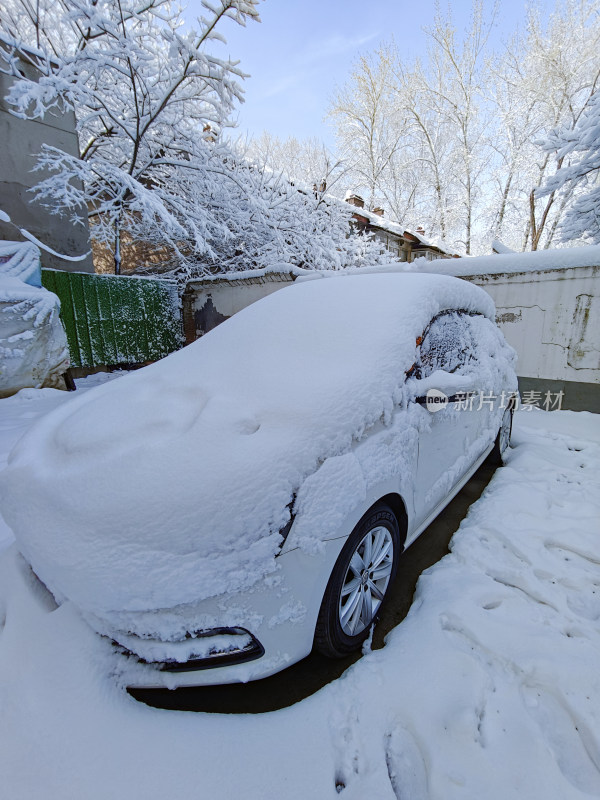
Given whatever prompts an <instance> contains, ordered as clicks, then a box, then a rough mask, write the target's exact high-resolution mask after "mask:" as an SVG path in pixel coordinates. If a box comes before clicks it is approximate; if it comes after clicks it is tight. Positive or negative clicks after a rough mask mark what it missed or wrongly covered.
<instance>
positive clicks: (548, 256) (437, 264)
mask: <svg viewBox="0 0 600 800" xmlns="http://www.w3.org/2000/svg"><path fill="white" fill-rule="evenodd" d="M413 264H414V267H415V269H418V270H419V271H420V272H435V273H437V274H442V275H455V276H456V277H461V276H467V275H502V274H507V273H508V274H511V273H513V274H514V273H518V272H544V271H546V270H555V269H574V268H575V267H597V266H600V245H593V246H590V247H560V248H555V249H553V250H538V251H536V252H535V253H511V252H507V253H496V254H495V255H491V256H475V257H474V258H469V257H467V258H452V259H450V258H448V259H437V260H435V261H427V260H426V259H424V258H420V259H417V260H416V261H414V262H413Z"/></svg>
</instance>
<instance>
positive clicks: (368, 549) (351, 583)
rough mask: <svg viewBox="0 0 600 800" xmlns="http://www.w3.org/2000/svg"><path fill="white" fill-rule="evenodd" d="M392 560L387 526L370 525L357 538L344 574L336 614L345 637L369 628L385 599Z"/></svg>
mask: <svg viewBox="0 0 600 800" xmlns="http://www.w3.org/2000/svg"><path fill="white" fill-rule="evenodd" d="M393 561H394V542H393V539H392V535H391V533H390V532H389V530H388V529H387V528H384V527H383V526H382V525H378V526H377V527H375V528H371V530H370V531H368V533H366V534H365V536H364V537H363V538H362V539H361V540H360V542H359V543H358V545H357V547H356V549H355V551H354V553H353V554H352V558H351V559H350V563H349V564H348V569H347V570H346V575H345V576H344V581H343V583H342V590H341V593H340V600H339V606H338V615H339V621H340V625H341V627H342V630H343V631H344V633H345V634H346V635H347V636H358V635H359V634H361V633H363V631H364V630H365V629H366V628H368V627H369V625H370V624H371V623H372V622H373V619H374V618H375V616H376V614H377V612H378V610H379V606H380V605H381V602H382V600H383V598H384V595H385V592H386V590H387V587H388V584H389V582H390V577H391V574H392V567H393Z"/></svg>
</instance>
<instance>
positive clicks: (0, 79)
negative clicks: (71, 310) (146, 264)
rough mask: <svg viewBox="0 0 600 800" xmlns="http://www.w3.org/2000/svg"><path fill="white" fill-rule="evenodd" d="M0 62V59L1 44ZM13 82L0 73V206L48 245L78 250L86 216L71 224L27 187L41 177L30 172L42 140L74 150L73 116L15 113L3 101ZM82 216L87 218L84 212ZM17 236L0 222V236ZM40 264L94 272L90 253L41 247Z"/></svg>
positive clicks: (29, 71)
mask: <svg viewBox="0 0 600 800" xmlns="http://www.w3.org/2000/svg"><path fill="white" fill-rule="evenodd" d="M0 61H3V59H2V50H1V49H0ZM22 69H23V72H24V73H25V74H26V75H28V76H29V77H33V78H34V77H35V69H34V68H33V67H32V66H31V65H30V64H27V63H25V62H24V63H23V64H22ZM12 81H13V79H12V78H10V77H9V76H7V75H4V74H2V73H0V209H2V210H3V211H5V212H6V213H7V214H8V215H9V216H10V218H11V220H12V222H13V223H14V224H15V225H16V226H17V228H26V229H27V230H28V231H29V232H30V233H32V234H33V235H34V236H36V237H37V238H38V239H39V240H40V241H41V242H43V243H44V244H46V245H48V246H49V247H51V248H52V249H53V250H56V251H57V252H59V253H64V254H65V255H69V256H77V255H81V254H82V253H85V252H86V251H87V250H89V248H90V244H89V230H88V227H87V221H86V223H85V225H77V226H74V225H72V224H71V223H70V222H69V221H68V220H67V219H65V218H61V217H59V216H57V215H55V214H51V213H50V212H49V211H48V210H47V209H45V208H44V207H43V206H41V205H40V204H39V203H37V202H35V200H34V197H33V194H32V193H31V192H29V191H28V190H29V189H30V188H31V187H32V186H34V185H35V184H36V183H38V182H39V181H40V180H41V179H42V178H43V177H44V174H43V173H41V172H35V173H33V172H32V169H33V168H34V166H35V163H36V155H37V153H39V152H40V150H41V148H42V144H49V145H53V146H54V147H58V148H60V149H61V150H65V151H66V152H67V153H70V154H72V155H77V154H78V152H79V150H78V141H77V134H76V131H75V115H74V113H73V112H72V111H69V112H66V113H62V114H60V113H49V114H46V116H45V117H44V119H43V120H23V119H19V118H18V117H15V116H14V115H12V114H11V113H10V111H9V108H10V107H9V105H8V104H7V103H6V100H5V97H6V95H7V94H8V91H9V89H10V85H11V83H12ZM83 217H84V219H86V215H85V214H84V215H83ZM19 238H20V236H19V233H18V231H17V230H16V228H15V227H14V226H13V225H10V224H9V223H5V222H2V221H0V239H8V240H16V239H19ZM42 265H43V266H44V267H52V268H54V269H62V270H68V271H76V272H93V271H94V267H93V264H92V259H91V256H88V258H87V259H86V260H85V261H77V262H70V261H65V260H63V259H58V258H55V257H54V256H52V255H50V254H49V253H46V252H44V251H42Z"/></svg>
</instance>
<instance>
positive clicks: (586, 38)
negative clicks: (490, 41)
mask: <svg viewBox="0 0 600 800" xmlns="http://www.w3.org/2000/svg"><path fill="white" fill-rule="evenodd" d="M599 12H600V6H599V4H598V2H597V0H568V2H566V3H564V4H562V5H560V6H558V7H557V9H556V11H555V12H554V13H553V14H552V15H550V16H549V17H548V18H542V17H541V15H540V13H539V11H535V10H533V9H532V10H530V12H529V14H528V18H527V26H526V31H525V33H524V34H518V35H515V36H514V37H513V38H512V39H511V40H510V41H509V43H508V45H507V46H506V48H505V49H504V50H503V52H502V53H501V54H500V55H499V56H498V57H496V58H495V59H494V60H493V61H492V62H491V64H490V69H491V74H492V75H493V85H492V88H491V92H490V95H491V100H492V102H493V105H494V109H495V113H494V121H495V130H494V132H493V137H492V141H493V145H494V149H495V151H496V154H497V158H496V161H495V166H494V170H493V181H494V197H493V203H492V204H490V206H489V213H490V215H491V216H490V220H489V224H490V228H491V234H492V236H493V237H500V238H502V240H503V241H507V242H509V243H510V244H511V245H512V246H513V247H517V248H519V249H532V250H537V249H539V248H545V247H549V246H550V245H552V244H553V243H555V242H556V236H555V234H556V231H557V227H558V225H559V224H560V221H561V219H562V216H563V214H564V212H565V208H566V206H567V204H568V203H569V200H570V191H571V189H570V187H567V186H565V187H564V190H563V191H562V192H561V193H560V195H558V194H557V193H556V192H552V191H550V192H546V193H544V194H542V193H541V192H539V191H537V190H538V188H539V187H540V186H542V185H543V184H544V183H545V182H546V181H547V180H548V179H549V178H550V177H551V176H552V174H553V173H554V172H555V170H556V169H557V167H560V166H561V165H562V163H564V158H565V156H566V155H567V154H566V152H565V153H563V154H562V156H561V157H560V158H561V159H562V160H560V163H559V162H557V161H556V160H555V159H553V158H552V156H551V153H550V151H549V149H545V150H544V149H542V148H540V146H539V142H540V140H542V139H546V138H547V137H548V136H549V134H550V132H551V131H552V130H553V129H555V128H556V127H557V126H560V127H561V128H562V129H563V130H564V132H565V133H567V132H568V131H570V130H572V129H573V128H574V127H575V126H577V124H578V120H579V118H580V115H581V113H582V110H583V109H584V108H585V106H586V104H587V102H588V100H589V98H590V96H591V95H592V94H593V92H594V91H595V89H596V87H597V86H598V80H599V78H600V57H599V56H598V52H599V48H600V14H599ZM550 149H552V147H551V148H550ZM554 149H555V148H554Z"/></svg>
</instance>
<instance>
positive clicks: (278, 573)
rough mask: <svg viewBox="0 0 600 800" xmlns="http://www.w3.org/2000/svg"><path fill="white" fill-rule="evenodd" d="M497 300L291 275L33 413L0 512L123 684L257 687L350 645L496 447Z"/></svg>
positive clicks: (431, 284)
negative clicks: (178, 346)
mask: <svg viewBox="0 0 600 800" xmlns="http://www.w3.org/2000/svg"><path fill="white" fill-rule="evenodd" d="M513 367H514V352H513V351H512V349H511V348H510V347H509V346H508V345H507V344H506V342H505V341H504V339H503V337H502V335H501V333H500V332H499V330H498V328H497V327H496V325H495V323H494V306H493V303H492V301H491V299H490V298H489V296H488V295H487V294H486V293H485V292H484V291H483V290H481V289H479V288H477V287H476V286H474V285H472V284H470V283H467V282H464V281H462V280H459V279H456V278H451V277H447V276H439V275H423V274H394V273H386V274H366V275H341V276H335V277H331V278H322V279H315V280H307V281H301V282H297V283H296V284H295V285H293V286H291V287H289V288H286V289H283V290H281V291H279V292H276V293H274V294H272V295H270V296H269V297H267V298H265V299H263V300H261V301H259V302H257V303H255V304H254V305H252V306H249V307H248V308H246V309H244V310H243V311H241V312H240V313H238V314H237V315H235V316H234V317H232V318H231V319H229V320H228V321H227V322H225V323H223V324H222V325H221V326H219V327H218V328H216V329H215V330H213V331H211V332H210V333H209V334H207V335H206V336H204V337H203V338H202V339H201V340H200V341H198V342H196V343H194V344H192V345H190V346H189V347H186V348H185V349H183V350H180V351H178V352H176V353H173V354H172V355H170V356H168V357H167V358H165V359H163V360H162V361H160V362H158V363H156V364H153V365H152V366H149V367H147V368H145V369H143V370H140V371H138V372H135V373H132V374H130V375H128V376H127V377H124V378H121V379H119V380H118V381H114V382H112V383H107V384H105V385H103V386H101V387H99V388H97V389H95V390H92V391H90V392H88V393H87V394H85V395H84V396H82V397H75V398H74V399H73V400H72V401H70V402H68V403H66V404H64V405H63V406H61V407H60V408H58V409H56V410H55V411H54V412H52V413H50V414H49V415H48V416H47V417H45V418H44V419H42V420H41V421H40V422H39V423H38V424H37V425H36V426H35V427H34V428H33V429H32V430H31V431H30V432H29V433H28V434H27V435H26V436H25V437H24V438H23V439H22V440H21V442H20V443H19V445H18V446H17V447H16V449H15V450H14V451H13V454H12V456H11V459H10V462H9V465H8V467H7V469H6V470H5V471H4V473H3V474H2V476H1V477H0V500H1V503H2V513H3V515H4V517H5V519H6V520H7V522H8V523H9V524H10V525H11V527H12V528H13V530H14V532H15V536H16V537H17V541H18V544H19V547H20V549H21V552H22V553H23V555H24V556H25V558H26V559H27V560H28V561H29V563H30V564H31V565H32V568H33V570H34V571H35V573H36V574H37V575H38V577H39V578H40V579H41V580H42V581H43V582H44V583H45V584H46V586H47V587H48V588H49V589H50V591H51V592H52V593H53V594H54V596H55V597H56V599H57V600H58V602H60V603H63V602H71V603H73V604H74V605H75V606H76V607H77V608H78V609H79V611H80V612H81V614H83V616H84V617H85V618H86V620H87V621H88V622H89V624H90V625H92V626H93V627H94V629H95V630H96V631H98V632H99V633H100V634H103V635H105V636H108V637H110V638H111V639H112V640H114V641H115V642H116V643H117V644H118V645H119V646H120V648H121V649H122V651H123V652H125V653H127V654H129V656H128V657H127V658H122V663H127V665H128V666H127V670H129V673H128V678H127V680H128V682H129V683H130V684H131V685H137V686H161V685H166V686H171V687H173V686H182V685H199V684H217V683H229V682H235V681H246V680H253V679H256V678H262V677H265V676H267V675H270V674H272V673H274V672H276V671H278V670H281V669H282V668H284V667H286V666H287V665H289V664H292V663H294V662H296V661H298V660H300V659H301V658H303V657H304V656H306V655H307V654H308V653H309V652H310V651H311V649H312V648H313V646H314V647H316V648H317V649H318V650H320V651H321V652H323V653H325V654H327V655H329V656H341V655H344V654H347V653H348V652H350V651H352V650H354V649H356V648H358V647H359V646H360V645H361V643H362V641H363V640H364V639H365V637H366V636H367V634H368V631H369V628H370V626H371V624H372V623H373V621H374V619H375V618H376V617H377V614H378V612H379V610H380V608H381V604H382V603H383V602H385V597H386V593H387V591H388V589H389V587H390V585H391V584H392V582H393V580H394V576H395V573H396V570H397V566H398V560H399V558H400V556H401V553H402V551H403V549H405V548H406V547H408V545H410V543H411V542H412V541H414V539H416V537H417V536H418V535H419V534H420V533H421V532H422V531H423V530H424V529H425V528H426V527H427V526H428V524H429V523H430V522H431V521H432V520H433V519H434V517H435V516H436V515H437V514H439V513H440V511H441V510H442V509H443V508H444V506H445V505H446V504H447V503H448V502H449V501H450V500H451V498H452V497H453V496H454V495H455V494H456V492H457V491H458V490H459V489H460V488H461V486H462V485H463V484H464V483H465V482H466V481H467V480H468V479H469V477H470V476H471V475H472V474H473V472H474V471H475V470H476V469H477V467H478V466H479V465H480V464H481V463H482V461H483V460H484V459H485V458H486V456H488V454H490V452H492V451H494V454H495V456H496V458H498V459H499V458H500V456H501V453H502V451H503V450H504V449H505V448H506V447H507V446H508V441H509V437H510V429H511V416H512V409H511V406H512V395H513V393H514V392H515V390H516V386H517V384H516V377H515V373H514V368H513Z"/></svg>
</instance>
